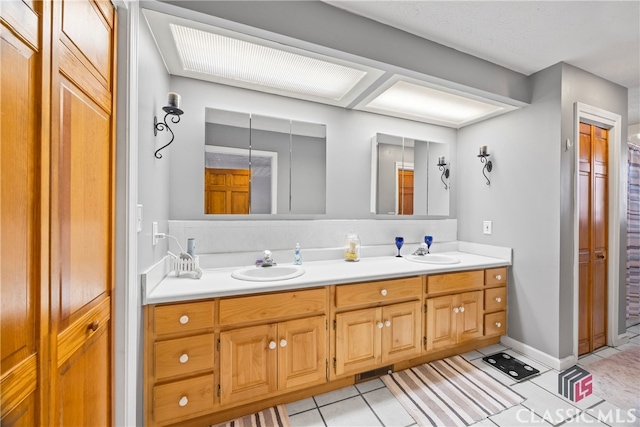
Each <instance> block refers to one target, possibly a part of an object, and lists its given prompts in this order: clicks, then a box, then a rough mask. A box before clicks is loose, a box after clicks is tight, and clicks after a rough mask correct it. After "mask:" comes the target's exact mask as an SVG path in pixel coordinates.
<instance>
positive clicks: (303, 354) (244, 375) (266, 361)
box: [145, 268, 507, 425]
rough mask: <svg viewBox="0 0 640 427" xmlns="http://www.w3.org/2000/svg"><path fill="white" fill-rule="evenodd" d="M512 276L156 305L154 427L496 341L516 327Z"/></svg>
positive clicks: (150, 351)
mask: <svg viewBox="0 0 640 427" xmlns="http://www.w3.org/2000/svg"><path fill="white" fill-rule="evenodd" d="M506 272H507V270H506V268H498V269H489V270H476V271H463V272H456V273H450V274H439V275H433V276H421V277H408V278H400V279H390V280H380V281H373V282H363V283H355V284H345V285H335V286H325V287H322V288H312V289H301V290H294V291H284V292H273V293H266V294H257V295H248V296H238V297H228V298H214V299H211V300H205V301H198V302H189V303H175V304H164V305H156V306H147V307H146V308H145V318H146V321H147V335H146V346H145V348H146V356H145V360H146V362H145V363H146V366H147V368H146V370H145V372H146V379H145V383H146V398H145V402H146V403H145V407H146V414H147V418H146V424H148V425H173V424H185V423H187V424H188V425H204V424H203V423H205V422H209V423H210V424H214V423H217V422H220V421H224V420H226V419H228V418H229V417H231V416H228V417H227V418H224V416H225V414H231V413H233V414H236V415H233V417H235V416H238V415H241V414H242V413H251V412H255V411H257V410H260V409H263V408H264V407H267V406H273V404H277V403H282V402H288V401H293V400H299V399H302V398H305V397H308V396H311V395H313V394H318V392H323V391H327V390H331V387H332V385H333V384H336V386H334V387H337V385H338V384H340V385H341V386H344V384H345V380H350V381H353V380H354V378H355V377H354V375H355V374H359V373H363V372H366V371H369V370H373V369H377V368H380V367H383V366H387V365H395V366H396V368H397V367H398V366H399V365H400V366H403V367H404V366H406V365H407V364H410V365H412V366H413V365H415V364H419V363H425V362H427V361H429V360H432V359H433V358H434V357H442V354H445V353H446V352H448V354H455V353H456V352H459V351H469V350H470V349H473V348H476V347H479V346H484V345H488V344H493V343H495V342H497V340H498V338H499V335H500V334H502V333H504V331H505V330H506ZM425 309H426V313H425ZM423 313H425V314H424V315H423ZM329 325H332V326H333V327H332V328H331V329H329ZM487 337H489V338H487ZM213 347H215V349H214V348H213ZM185 354H186V355H188V360H186V361H185V360H184V359H185V358H184V357H183V356H184V355H185ZM330 362H331V363H330ZM329 379H331V381H330V382H328V380H329ZM245 410H246V411H245ZM233 411H235V412H233ZM242 411H244V412H242Z"/></svg>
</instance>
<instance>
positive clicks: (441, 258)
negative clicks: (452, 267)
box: [404, 254, 460, 264]
mask: <svg viewBox="0 0 640 427" xmlns="http://www.w3.org/2000/svg"><path fill="white" fill-rule="evenodd" d="M404 258H405V259H406V260H408V261H413V262H421V263H424V264H457V263H459V262H460V260H459V259H458V258H455V257H452V256H449V255H441V254H427V255H407V256H405V257H404Z"/></svg>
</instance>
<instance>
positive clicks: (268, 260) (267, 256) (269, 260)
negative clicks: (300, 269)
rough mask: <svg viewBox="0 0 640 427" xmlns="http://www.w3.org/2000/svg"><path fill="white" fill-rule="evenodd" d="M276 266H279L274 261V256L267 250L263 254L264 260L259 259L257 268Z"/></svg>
mask: <svg viewBox="0 0 640 427" xmlns="http://www.w3.org/2000/svg"><path fill="white" fill-rule="evenodd" d="M274 265H277V264H276V262H275V261H274V260H273V255H271V251H270V250H265V251H264V252H263V254H262V259H259V260H257V261H256V266H257V267H272V266H274Z"/></svg>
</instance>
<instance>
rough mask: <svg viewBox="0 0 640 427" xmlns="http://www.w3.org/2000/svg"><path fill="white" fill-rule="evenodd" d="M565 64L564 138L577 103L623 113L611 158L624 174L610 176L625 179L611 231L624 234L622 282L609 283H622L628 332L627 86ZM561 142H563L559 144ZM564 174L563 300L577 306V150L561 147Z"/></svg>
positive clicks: (568, 331)
mask: <svg viewBox="0 0 640 427" xmlns="http://www.w3.org/2000/svg"><path fill="white" fill-rule="evenodd" d="M561 65H562V128H561V135H560V142H561V141H566V140H567V139H570V140H573V138H574V129H575V128H574V126H577V125H576V124H574V104H575V103H576V102H581V103H584V104H588V105H590V106H592V107H597V108H601V109H603V110H606V111H609V112H612V113H616V114H619V115H620V116H621V117H622V126H621V131H622V135H621V140H620V144H621V149H620V157H619V158H618V159H609V161H610V162H619V164H620V165H623V167H621V168H620V176H618V177H615V176H610V177H609V179H618V180H619V182H620V183H621V187H620V192H621V194H620V200H621V201H622V202H623V206H621V208H620V230H610V231H609V232H610V233H616V232H617V233H619V234H620V247H619V253H620V264H619V274H618V275H617V277H618V278H619V282H617V283H609V284H608V285H609V286H618V287H619V289H620V292H619V304H620V305H619V307H620V312H619V319H618V333H624V331H625V329H626V312H625V311H626V310H625V307H626V300H625V297H626V281H625V278H626V272H627V210H626V200H627V185H626V183H627V131H628V126H627V115H628V99H627V89H626V88H624V87H622V86H619V85H617V84H615V83H612V82H610V81H608V80H604V79H602V78H600V77H598V76H595V75H593V74H591V73H588V72H586V71H584V70H581V69H579V68H576V67H573V66H571V65H569V64H561ZM559 145H561V144H559ZM561 153H562V156H561V164H560V174H561V175H560V178H561V181H560V183H561V197H560V200H561V202H560V203H561V206H560V215H561V219H560V221H561V222H560V247H561V253H560V304H561V307H572V306H573V286H572V284H573V283H572V278H573V240H572V236H573V228H574V221H573V216H572V215H571V214H570V213H571V212H572V211H573V202H572V201H573V200H574V194H573V185H574V184H573V176H574V172H573V169H574V167H573V155H572V153H573V151H572V150H569V151H564V150H561ZM569 311H570V310H564V309H563V310H561V311H560V353H561V355H562V356H566V355H569V354H571V352H572V348H571V345H572V343H573V330H572V328H571V325H572V324H573V320H572V315H573V314H572V313H570V312H569Z"/></svg>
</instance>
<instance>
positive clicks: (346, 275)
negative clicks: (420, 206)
mask: <svg viewBox="0 0 640 427" xmlns="http://www.w3.org/2000/svg"><path fill="white" fill-rule="evenodd" d="M441 254H442V255H449V256H453V257H456V258H459V259H460V263H458V264H425V263H418V262H412V261H409V260H406V259H404V258H396V257H393V256H384V257H367V258H362V259H361V260H360V261H359V262H346V261H343V260H330V261H313V262H305V263H304V264H303V265H302V267H303V268H304V269H305V273H304V274H303V275H302V276H298V277H295V278H292V279H287V280H276V281H268V282H252V281H245V280H239V279H235V278H233V277H231V272H232V271H234V270H237V269H238V268H242V267H227V268H216V269H205V270H203V272H204V273H203V275H202V278H201V279H199V280H197V279H193V278H190V277H187V276H182V277H175V274H174V273H171V274H169V275H168V276H167V277H165V278H164V279H163V280H161V281H160V283H158V284H157V285H156V286H155V287H153V288H152V289H145V291H146V292H144V294H145V295H144V296H145V298H144V304H158V303H167V302H177V301H190V300H198V299H205V298H215V297H223V296H231V295H246V294H255V293H261V292H272V291H282V290H292V289H303V288H311V287H316V286H325V285H337V284H342V283H356V282H364V281H369V280H381V279H392V278H398V277H408V276H416V275H422V274H437V273H446V272H455V271H462V270H478V269H485V268H494V267H502V266H507V265H511V260H510V259H504V258H495V257H491V256H485V255H478V254H472V253H469V252H460V251H452V252H441ZM278 265H291V264H290V263H289V264H286V263H285V264H280V263H279V264H278Z"/></svg>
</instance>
